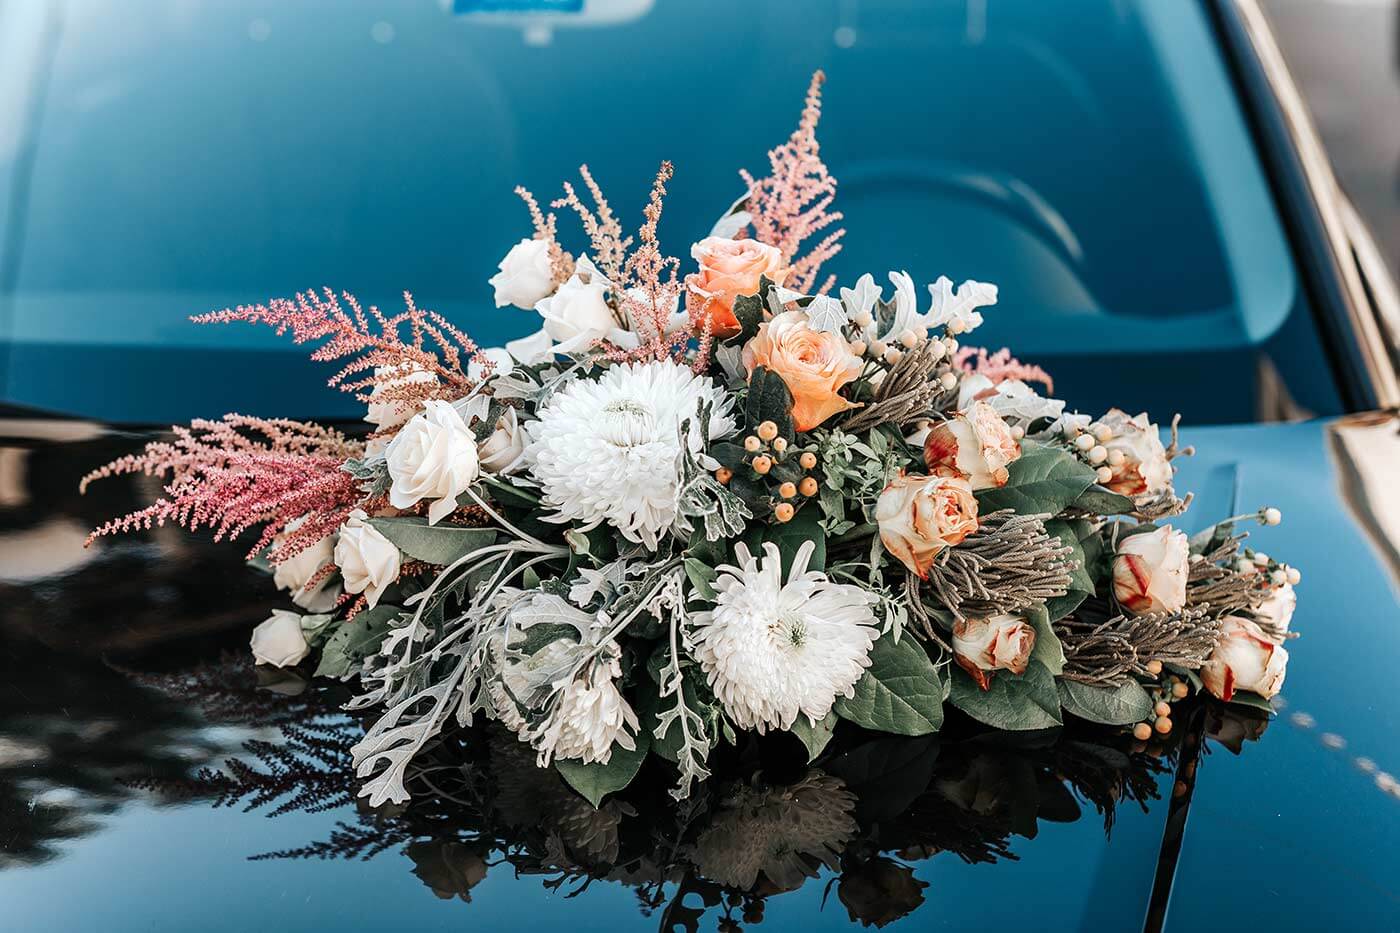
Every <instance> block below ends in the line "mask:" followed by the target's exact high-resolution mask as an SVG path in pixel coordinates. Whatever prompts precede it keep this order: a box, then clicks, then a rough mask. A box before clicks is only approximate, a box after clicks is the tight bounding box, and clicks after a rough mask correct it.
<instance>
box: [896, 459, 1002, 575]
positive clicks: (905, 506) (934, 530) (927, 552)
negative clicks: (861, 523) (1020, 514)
mask: <svg viewBox="0 0 1400 933" xmlns="http://www.w3.org/2000/svg"><path fill="white" fill-rule="evenodd" d="M875 521H876V522H878V523H879V526H880V543H882V544H883V545H884V546H885V550H887V551H889V552H890V553H891V554H893V555H894V556H895V557H897V558H899V560H900V562H901V563H903V564H904V566H906V567H908V568H909V569H910V570H912V571H914V572H915V573H917V574H918V575H919V576H920V577H924V578H927V577H928V568H929V565H930V564H932V563H933V559H934V558H935V557H937V556H938V553H939V552H940V551H942V550H943V549H944V548H945V547H952V546H953V545H955V544H960V543H961V542H962V540H963V539H964V538H966V537H967V536H968V535H970V534H972V533H973V532H974V531H976V530H977V498H976V497H975V496H974V495H973V494H972V487H971V486H970V485H968V483H967V482H966V481H964V480H961V479H956V478H954V477H948V476H905V475H901V476H898V477H895V479H893V480H891V481H890V484H889V485H888V486H886V487H885V490H884V492H882V493H880V499H879V501H878V502H877V503H876V504H875Z"/></svg>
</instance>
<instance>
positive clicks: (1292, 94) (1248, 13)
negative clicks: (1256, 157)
mask: <svg viewBox="0 0 1400 933" xmlns="http://www.w3.org/2000/svg"><path fill="white" fill-rule="evenodd" d="M1232 2H1233V5H1234V8H1235V11H1236V13H1237V14H1238V17H1239V21H1240V23H1241V24H1242V25H1243V27H1244V31H1245V34H1246V35H1247V36H1248V38H1249V42H1250V45H1251V47H1252V48H1253V50H1254V54H1255V57H1256V59H1257V61H1258V62H1259V65H1260V67H1261V68H1262V70H1263V72H1264V75H1265V78H1266V79H1267V81H1268V83H1269V88H1270V90H1271V91H1272V92H1273V95H1274V98H1275V100H1276V101H1277V103H1278V106H1279V110H1280V112H1281V114H1282V116H1283V121H1284V125H1285V127H1286V128H1287V131H1288V134H1289V137H1290V138H1291V140H1292V142H1293V145H1294V148H1295V150H1296V151H1297V154H1298V158H1299V162H1300V163H1301V166H1302V170H1303V174H1304V177H1305V178H1306V180H1307V184H1308V189H1309V191H1310V193H1311V195H1312V200H1313V203H1314V205H1315V206H1316V208H1317V212H1318V216H1319V217H1320V218H1321V220H1322V224H1323V227H1324V230H1325V233H1326V237H1327V242H1328V244H1329V246H1330V253H1331V259H1332V263H1333V265H1334V267H1335V268H1336V271H1337V275H1338V279H1339V280H1340V282H1341V284H1342V288H1343V291H1344V297H1345V299H1346V305H1347V317H1348V319H1349V321H1350V323H1351V326H1352V331H1353V334H1354V336H1355V338H1356V344H1357V346H1358V347H1359V349H1360V353H1361V362H1362V364H1363V366H1364V367H1365V369H1366V373H1367V375H1368V376H1369V377H1370V381H1371V385H1372V389H1373V391H1374V392H1375V395H1376V401H1377V402H1378V403H1379V404H1380V406H1381V407H1383V408H1396V407H1400V377H1397V374H1396V371H1395V364H1394V361H1393V359H1392V357H1391V351H1390V346H1389V344H1388V342H1387V340H1386V334H1385V333H1384V332H1383V331H1382V327H1381V321H1380V318H1379V315H1380V312H1382V311H1383V310H1384V309H1382V308H1378V307H1376V306H1375V305H1374V304H1373V302H1372V295H1375V296H1376V301H1378V302H1381V301H1384V300H1385V299H1386V297H1390V298H1393V297H1394V296H1395V294H1396V288H1395V284H1394V282H1393V281H1390V280H1389V278H1388V273H1387V272H1386V271H1385V269H1384V268H1383V267H1381V268H1379V269H1376V270H1373V271H1372V275H1373V276H1376V275H1379V276H1380V277H1381V281H1380V282H1378V283H1377V284H1376V285H1375V287H1373V288H1372V289H1371V290H1370V291H1368V290H1367V287H1366V279H1365V276H1364V274H1363V272H1362V270H1361V268H1360V265H1359V263H1358V259H1357V255H1356V252H1355V250H1356V249H1357V245H1356V242H1355V241H1354V239H1353V233H1354V229H1353V225H1352V224H1349V223H1348V207H1347V201H1346V196H1345V195H1344V194H1343V192H1342V190H1341V187H1340V186H1339V185H1338V183H1337V178H1336V175H1335V174H1333V172H1332V163H1331V160H1330V159H1329V158H1328V157H1327V151H1326V149H1325V148H1324V146H1323V144H1322V139H1321V137H1320V136H1319V135H1318V133H1317V128H1316V127H1315V126H1314V125H1313V122H1312V117H1311V115H1310V114H1309V113H1308V108H1307V105H1306V104H1305V103H1304V101H1303V97H1302V94H1301V93H1300V92H1299V91H1298V87H1297V85H1296V84H1295V83H1294V81H1293V75H1292V73H1291V72H1290V71H1289V70H1288V65H1287V63H1286V62H1285V61H1284V58H1283V53H1282V52H1281V51H1280V49H1279V47H1278V43H1277V41H1276V40H1275V39H1274V34H1273V30H1272V28H1271V27H1270V26H1269V22H1268V18H1267V17H1266V16H1265V15H1264V11H1263V10H1262V9H1261V8H1260V6H1259V3H1258V0H1232ZM1353 220H1354V221H1356V222H1359V219H1358V218H1353ZM1391 310H1392V313H1396V312H1395V311H1394V309H1391ZM1387 317H1389V315H1387Z"/></svg>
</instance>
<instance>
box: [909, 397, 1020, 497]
mask: <svg viewBox="0 0 1400 933" xmlns="http://www.w3.org/2000/svg"><path fill="white" fill-rule="evenodd" d="M1020 456H1021V445H1020V443H1019V442H1018V441H1017V440H1016V438H1015V437H1014V436H1012V434H1011V428H1010V427H1009V426H1008V425H1007V423H1006V422H1005V421H1003V420H1002V417H1001V415H998V414H997V413H996V409H994V408H993V407H992V406H991V405H989V404H987V403H986V402H984V401H975V402H973V403H972V405H971V406H970V407H969V408H968V409H967V410H966V411H963V412H959V413H958V414H957V415H956V416H955V417H953V418H952V419H951V420H948V421H944V422H942V423H941V424H936V425H934V426H933V428H932V429H930V431H929V432H928V437H927V438H925V439H924V462H925V463H927V464H928V468H929V470H931V471H932V472H934V473H937V474H939V475H941V476H960V477H962V478H963V479H966V480H967V481H968V482H969V483H971V484H972V488H973V489H991V488H993V487H996V486H1005V485H1006V481H1007V479H1009V478H1010V474H1009V473H1008V471H1007V467H1008V466H1009V465H1010V464H1012V463H1014V462H1015V461H1016V460H1017V459H1019V458H1020Z"/></svg>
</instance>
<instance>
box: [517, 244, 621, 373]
mask: <svg viewBox="0 0 1400 933" xmlns="http://www.w3.org/2000/svg"><path fill="white" fill-rule="evenodd" d="M607 288H608V281H607V279H605V278H603V276H602V275H601V274H600V273H599V272H598V270H597V269H595V268H594V267H593V264H592V263H591V262H589V261H588V257H586V256H585V257H582V258H580V259H579V261H578V267H577V269H576V271H575V272H574V274H573V275H571V276H570V277H569V280H568V281H567V282H565V283H564V284H563V285H560V286H559V290H558V291H557V292H555V293H554V294H553V295H550V296H549V297H548V298H545V299H542V300H541V301H540V302H538V303H537V304H536V305H535V310H536V311H538V312H539V313H540V317H542V318H544V332H545V333H546V334H548V335H549V339H550V340H553V341H554V344H555V346H554V352H556V353H582V352H584V351H585V350H587V349H588V348H589V347H591V346H593V344H594V343H596V342H598V341H599V340H602V339H603V338H605V337H607V336H608V332H609V331H611V330H612V329H613V328H615V327H617V319H616V318H615V317H614V316H613V310H612V308H611V307H609V306H608V302H607V299H606V298H605V297H604V295H605V294H606V292H607Z"/></svg>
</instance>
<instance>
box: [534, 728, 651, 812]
mask: <svg viewBox="0 0 1400 933" xmlns="http://www.w3.org/2000/svg"><path fill="white" fill-rule="evenodd" d="M650 748H651V737H650V736H649V735H647V733H646V732H645V731H642V732H639V733H638V734H637V747H636V748H635V749H633V750H632V751H628V750H627V749H625V748H623V747H622V746H621V745H614V746H613V749H612V755H610V756H609V757H608V760H607V763H606V764H604V763H603V762H601V761H595V762H592V763H590V764H584V762H583V761H582V760H581V759H578V758H567V759H566V758H556V759H554V767H555V768H556V769H558V771H559V775H560V777H562V778H563V779H564V780H565V781H568V783H569V786H570V787H572V788H573V789H574V790H576V791H578V792H579V793H580V794H582V795H583V796H584V797H585V798H586V799H587V800H588V802H589V803H591V804H593V809H595V810H596V809H598V804H600V803H602V802H603V798H604V797H606V796H607V795H608V794H611V793H615V792H616V791H620V790H622V789H623V788H624V787H626V786H627V785H628V784H631V783H632V779H633V778H634V777H636V776H637V772H638V771H639V770H641V767H642V762H643V761H644V760H645V759H646V757H647V751H648V750H649V749H650Z"/></svg>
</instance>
